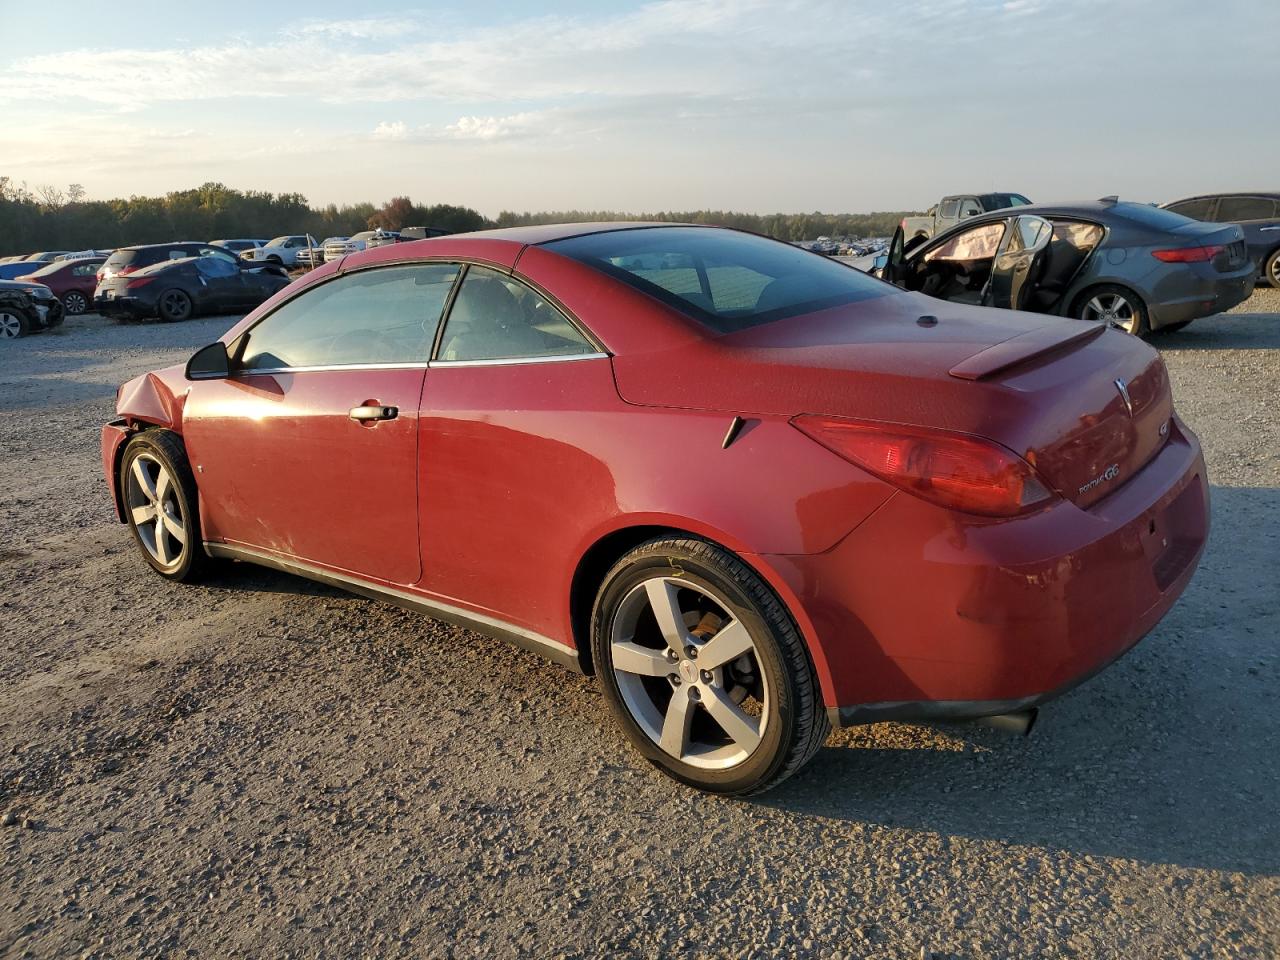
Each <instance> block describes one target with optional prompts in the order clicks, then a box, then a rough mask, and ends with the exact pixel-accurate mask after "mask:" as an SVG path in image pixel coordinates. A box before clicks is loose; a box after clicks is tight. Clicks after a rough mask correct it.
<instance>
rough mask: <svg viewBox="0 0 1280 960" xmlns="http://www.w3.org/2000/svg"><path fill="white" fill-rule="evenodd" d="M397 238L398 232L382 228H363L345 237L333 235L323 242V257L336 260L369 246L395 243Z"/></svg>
mask: <svg viewBox="0 0 1280 960" xmlns="http://www.w3.org/2000/svg"><path fill="white" fill-rule="evenodd" d="M398 239H399V235H398V234H395V233H392V232H391V231H389V230H383V229H382V228H378V229H377V230H363V231H361V232H360V233H357V234H356V235H355V236H352V237H346V238H345V239H344V238H341V237H335V238H333V239H332V240H326V241H325V242H324V258H325V259H326V260H337V259H338V258H339V257H345V256H346V255H347V254H348V253H359V252H360V251H361V250H365V249H367V248H369V247H381V246H384V245H386V244H388V243H395V242H396V241H397V240H398Z"/></svg>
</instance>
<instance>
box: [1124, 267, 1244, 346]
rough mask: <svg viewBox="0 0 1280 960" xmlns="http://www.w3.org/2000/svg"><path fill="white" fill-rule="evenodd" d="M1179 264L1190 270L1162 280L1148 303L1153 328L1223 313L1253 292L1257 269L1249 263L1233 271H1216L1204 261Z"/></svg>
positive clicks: (1156, 328)
mask: <svg viewBox="0 0 1280 960" xmlns="http://www.w3.org/2000/svg"><path fill="white" fill-rule="evenodd" d="M1182 266H1184V267H1191V269H1184V270H1182V271H1180V272H1179V273H1178V274H1176V275H1175V276H1174V277H1173V278H1172V280H1171V281H1170V282H1168V283H1162V284H1161V286H1160V288H1158V289H1157V292H1156V297H1155V298H1154V299H1153V300H1152V302H1151V303H1149V304H1147V311H1148V314H1149V321H1150V324H1151V329H1152V330H1158V329H1160V328H1161V327H1167V326H1169V325H1170V324H1173V323H1185V322H1187V321H1189V320H1196V319H1199V318H1200V317H1208V316H1211V315H1212V314H1215V313H1222V312H1223V311H1225V310H1230V309H1231V308H1232V307H1234V306H1236V305H1238V304H1240V303H1243V302H1244V301H1245V300H1248V299H1249V297H1250V296H1251V295H1252V294H1253V287H1254V283H1255V282H1256V280H1257V271H1256V269H1255V268H1254V266H1253V264H1252V263H1249V264H1246V265H1245V266H1244V267H1241V268H1240V269H1239V270H1236V271H1235V272H1234V273H1217V272H1216V271H1215V270H1214V269H1213V268H1212V267H1211V266H1209V265H1207V264H1195V265H1185V264H1184V265H1182Z"/></svg>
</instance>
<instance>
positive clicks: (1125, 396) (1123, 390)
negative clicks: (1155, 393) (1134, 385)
mask: <svg viewBox="0 0 1280 960" xmlns="http://www.w3.org/2000/svg"><path fill="white" fill-rule="evenodd" d="M1112 382H1113V383H1114V384H1115V385H1116V389H1117V390H1119V391H1120V399H1121V400H1123V401H1124V408H1125V409H1126V410H1128V411H1129V419H1130V420H1132V419H1133V401H1132V400H1130V399H1129V388H1128V387H1127V386H1125V382H1124V381H1123V380H1113V381H1112Z"/></svg>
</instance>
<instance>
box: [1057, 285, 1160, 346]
mask: <svg viewBox="0 0 1280 960" xmlns="http://www.w3.org/2000/svg"><path fill="white" fill-rule="evenodd" d="M1075 313H1076V316H1077V317H1079V318H1080V319H1081V320H1089V321H1091V322H1093V323H1105V324H1110V325H1112V326H1116V327H1119V328H1120V329H1121V330H1123V331H1124V332H1125V333H1131V334H1133V335H1134V336H1135V337H1142V336H1145V335H1146V334H1147V333H1148V332H1149V331H1150V327H1149V326H1148V324H1147V308H1146V305H1145V304H1143V302H1142V300H1141V299H1140V298H1139V297H1138V295H1137V294H1135V293H1134V292H1133V291H1132V290H1126V289H1125V288H1124V287H1119V286H1115V285H1113V284H1108V285H1106V286H1102V287H1094V288H1093V289H1092V290H1090V291H1088V292H1087V293H1085V294H1084V295H1083V296H1082V297H1081V298H1080V300H1079V301H1078V302H1077V304H1076V311H1075Z"/></svg>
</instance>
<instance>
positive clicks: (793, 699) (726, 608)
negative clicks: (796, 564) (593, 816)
mask: <svg viewBox="0 0 1280 960" xmlns="http://www.w3.org/2000/svg"><path fill="white" fill-rule="evenodd" d="M592 652H593V654H594V658H595V664H596V668H597V673H598V674H599V678H600V683H601V686H602V687H603V689H604V693H605V697H606V699H607V700H608V702H609V706H610V708H611V710H612V712H613V714H614V716H615V717H616V718H617V720H618V722H619V724H620V725H621V726H622V728H623V730H624V732H625V733H626V734H627V737H628V738H629V739H630V740H631V742H632V743H633V744H634V745H635V746H636V748H637V749H638V750H639V751H640V752H641V753H642V754H644V756H645V757H646V758H648V759H649V760H650V761H651V762H652V763H653V764H655V765H656V766H658V767H659V768H660V769H662V770H663V772H665V773H666V774H668V775H669V776H671V777H673V778H674V779H676V780H679V781H681V782H682V783H686V784H689V785H691V786H694V787H697V788H699V789H701V790H706V791H708V792H712V793H722V794H732V795H743V794H750V793H758V792H760V791H763V790H767V789H769V788H770V787H773V786H775V785H776V784H778V783H780V782H782V781H783V780H785V779H786V778H787V777H789V776H791V775H792V774H793V773H795V772H796V771H797V770H799V769H800V768H801V767H803V766H804V765H805V764H806V763H808V761H809V760H810V759H811V758H812V757H813V755H814V754H815V753H816V752H817V750H818V748H819V747H821V746H822V743H823V741H824V740H825V739H826V736H827V733H828V732H829V731H830V726H829V724H828V721H827V717H826V713H825V711H824V710H823V706H822V701H821V697H820V695H819V691H818V684H817V680H816V678H815V676H814V671H813V666H812V664H811V663H810V661H809V656H808V652H807V651H806V649H805V646H804V642H803V640H802V639H801V637H800V634H799V631H798V630H797V629H796V627H795V624H794V623H792V621H791V618H790V616H788V614H787V612H786V610H785V609H784V608H783V606H782V604H781V603H780V602H779V601H778V598H777V597H776V596H774V594H773V592H772V591H771V590H770V589H769V588H768V587H767V586H766V585H765V583H764V582H763V581H762V580H761V579H760V577H759V576H758V575H757V574H756V573H755V572H754V571H753V570H752V569H751V568H750V567H748V566H747V565H746V564H745V563H743V562H742V561H741V560H739V559H738V558H737V557H735V556H733V555H732V554H730V553H728V552H727V551H725V550H723V549H721V548H720V547H717V546H715V545H713V544H710V543H707V542H705V541H701V540H693V539H687V538H675V537H673V538H663V539H659V540H652V541H650V542H648V543H646V544H643V545H641V546H640V547H637V548H636V549H635V550H632V551H631V552H630V553H628V554H627V555H626V556H625V557H623V558H622V559H621V560H619V561H618V563H617V564H615V565H614V567H613V569H611V570H610V571H609V573H608V575H607V576H606V577H605V580H604V583H603V585H602V586H601V588H600V592H599V594H598V596H597V597H596V604H595V609H594V611H593V613H592Z"/></svg>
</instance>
